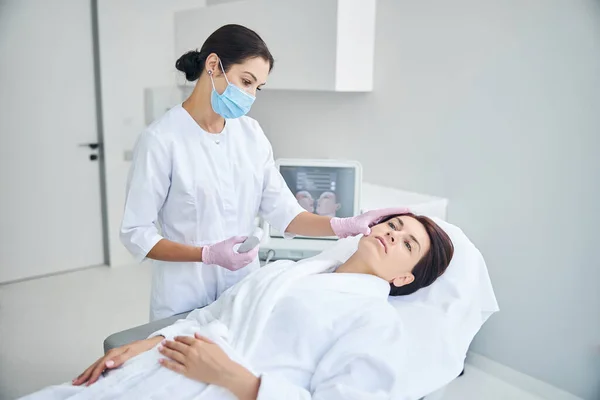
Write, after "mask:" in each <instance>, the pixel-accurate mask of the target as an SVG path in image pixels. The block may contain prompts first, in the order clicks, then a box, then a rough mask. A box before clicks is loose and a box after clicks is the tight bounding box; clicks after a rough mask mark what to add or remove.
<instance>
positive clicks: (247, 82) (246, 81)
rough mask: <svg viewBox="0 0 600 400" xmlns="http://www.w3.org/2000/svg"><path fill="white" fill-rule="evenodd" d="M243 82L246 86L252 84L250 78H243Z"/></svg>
mask: <svg viewBox="0 0 600 400" xmlns="http://www.w3.org/2000/svg"><path fill="white" fill-rule="evenodd" d="M242 83H243V84H244V85H245V86H250V85H251V84H252V82H250V81H249V80H247V79H243V80H242Z"/></svg>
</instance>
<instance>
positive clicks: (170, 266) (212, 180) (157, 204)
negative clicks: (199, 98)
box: [121, 105, 304, 320]
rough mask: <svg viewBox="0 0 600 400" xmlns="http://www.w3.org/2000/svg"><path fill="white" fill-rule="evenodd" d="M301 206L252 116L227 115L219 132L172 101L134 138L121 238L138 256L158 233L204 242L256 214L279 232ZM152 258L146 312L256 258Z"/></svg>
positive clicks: (199, 299) (189, 302)
mask: <svg viewBox="0 0 600 400" xmlns="http://www.w3.org/2000/svg"><path fill="white" fill-rule="evenodd" d="M303 211H304V210H303V209H302V207H300V205H299V204H298V202H297V201H296V199H295V197H294V196H293V194H292V193H291V191H290V190H289V189H288V187H287V185H286V183H285V181H284V180H283V178H282V176H281V174H280V173H279V171H278V170H277V168H276V167H275V165H274V160H273V151H272V148H271V144H270V143H269V141H268V139H267V138H266V136H265V135H264V133H263V131H262V129H261V128H260V126H259V124H258V123H257V122H256V121H255V120H253V119H251V118H249V117H241V118H238V119H233V120H227V121H226V124H225V128H224V130H223V132H221V133H220V134H211V133H208V132H206V131H204V130H202V129H201V128H200V126H199V125H198V124H197V123H196V122H195V121H194V120H193V119H192V117H191V116H190V115H189V114H188V112H187V111H186V110H185V109H184V108H183V107H182V106H181V105H179V106H176V107H174V108H172V109H171V110H169V111H168V112H167V113H166V114H165V115H164V116H163V117H162V118H160V119H158V120H157V121H155V122H154V123H153V124H151V125H150V126H149V127H148V128H147V129H146V130H145V131H144V132H143V133H142V135H141V136H140V138H139V139H138V142H137V144H136V146H135V150H134V157H133V164H132V166H131V170H130V174H129V179H128V184H127V199H126V203H125V212H124V216H123V223H122V226H121V241H122V242H123V244H124V245H125V247H127V249H128V250H129V251H130V252H131V253H132V254H133V255H134V256H135V258H136V259H137V260H138V261H142V260H144V259H145V257H146V255H147V254H148V252H149V251H150V250H151V249H152V248H153V247H154V246H155V245H156V244H157V243H158V241H160V240H161V239H163V238H165V239H169V240H172V241H174V242H178V243H183V244H188V245H193V246H205V245H209V244H214V243H217V242H220V241H222V240H225V239H228V238H230V237H232V236H238V235H251V234H252V232H253V231H254V229H255V225H254V220H255V217H256V216H257V215H260V216H262V217H263V218H265V219H266V220H267V222H269V223H270V224H271V225H272V226H274V227H275V228H276V229H278V230H279V231H280V232H284V231H285V229H286V228H287V226H288V225H289V223H290V222H291V221H292V220H293V219H294V218H295V217H296V216H297V215H298V214H299V213H301V212H303ZM157 225H158V227H160V231H159V229H158V228H157ZM152 262H153V264H154V271H153V278H152V290H151V304H150V319H151V320H156V319H161V318H166V317H169V316H171V315H174V314H177V313H181V312H185V311H190V310H192V309H194V308H197V307H202V306H205V305H207V304H209V303H211V302H212V301H214V300H216V299H217V298H218V297H219V296H220V295H221V294H222V293H223V291H225V290H226V289H227V288H229V287H230V286H232V285H233V284H235V283H237V282H238V281H240V280H241V279H242V278H243V277H244V276H246V275H247V274H249V273H250V272H252V271H253V270H255V269H256V268H258V267H259V263H258V260H255V261H254V262H253V263H252V264H250V265H248V266H247V267H245V268H242V269H240V270H238V271H234V272H232V271H229V270H227V269H225V268H222V267H219V266H215V265H204V264H202V263H173V262H162V261H152Z"/></svg>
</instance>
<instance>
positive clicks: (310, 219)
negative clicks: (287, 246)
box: [286, 211, 335, 236]
mask: <svg viewBox="0 0 600 400" xmlns="http://www.w3.org/2000/svg"><path fill="white" fill-rule="evenodd" d="M286 233H292V234H294V235H301V236H335V233H333V229H332V228H331V217H324V216H322V215H316V214H312V213H309V212H307V211H305V212H302V213H300V214H298V215H297V216H296V218H294V219H293V220H292V222H290V224H289V225H288V227H287V229H286Z"/></svg>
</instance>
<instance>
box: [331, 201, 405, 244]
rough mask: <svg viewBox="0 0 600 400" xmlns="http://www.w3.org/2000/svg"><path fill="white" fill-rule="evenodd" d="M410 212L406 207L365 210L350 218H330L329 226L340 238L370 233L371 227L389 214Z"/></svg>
mask: <svg viewBox="0 0 600 400" xmlns="http://www.w3.org/2000/svg"><path fill="white" fill-rule="evenodd" d="M408 212H410V211H409V209H408V208H406V207H396V208H381V209H379V210H372V211H367V212H366V213H364V214H361V215H357V216H356V217H350V218H332V219H331V228H332V229H333V232H334V233H335V235H336V236H337V237H339V238H340V239H343V238H346V237H348V236H356V235H361V234H362V235H365V236H368V235H370V234H371V227H372V226H373V225H377V223H378V222H379V221H381V220H382V219H384V218H385V217H388V216H390V215H399V214H406V213H408Z"/></svg>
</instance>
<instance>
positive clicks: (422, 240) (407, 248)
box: [357, 216, 431, 287]
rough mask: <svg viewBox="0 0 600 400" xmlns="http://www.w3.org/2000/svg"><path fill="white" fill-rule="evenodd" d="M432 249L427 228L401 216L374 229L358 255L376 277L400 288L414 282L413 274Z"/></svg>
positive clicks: (362, 241)
mask: <svg viewBox="0 0 600 400" xmlns="http://www.w3.org/2000/svg"><path fill="white" fill-rule="evenodd" d="M430 246H431V242H430V241H429V236H428V235H427V231H426V230H425V227H424V226H423V224H421V223H420V222H419V221H417V220H416V219H414V218H412V217H408V216H400V217H397V218H393V219H391V220H389V221H387V222H384V223H381V224H378V225H375V226H374V227H373V228H371V234H370V235H369V236H365V237H363V238H362V239H361V240H360V244H359V248H358V251H357V255H359V256H360V258H361V259H362V260H363V261H364V262H365V263H366V264H368V266H369V267H370V269H371V270H372V273H373V274H374V275H377V276H378V277H380V278H383V279H385V280H386V281H388V282H392V283H394V285H396V286H398V287H400V286H404V285H408V284H409V283H411V282H412V281H413V280H414V276H413V275H412V270H413V268H414V267H415V265H417V263H418V262H419V260H420V259H421V258H422V257H423V256H424V255H425V254H426V253H427V252H428V251H429V247H430Z"/></svg>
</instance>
